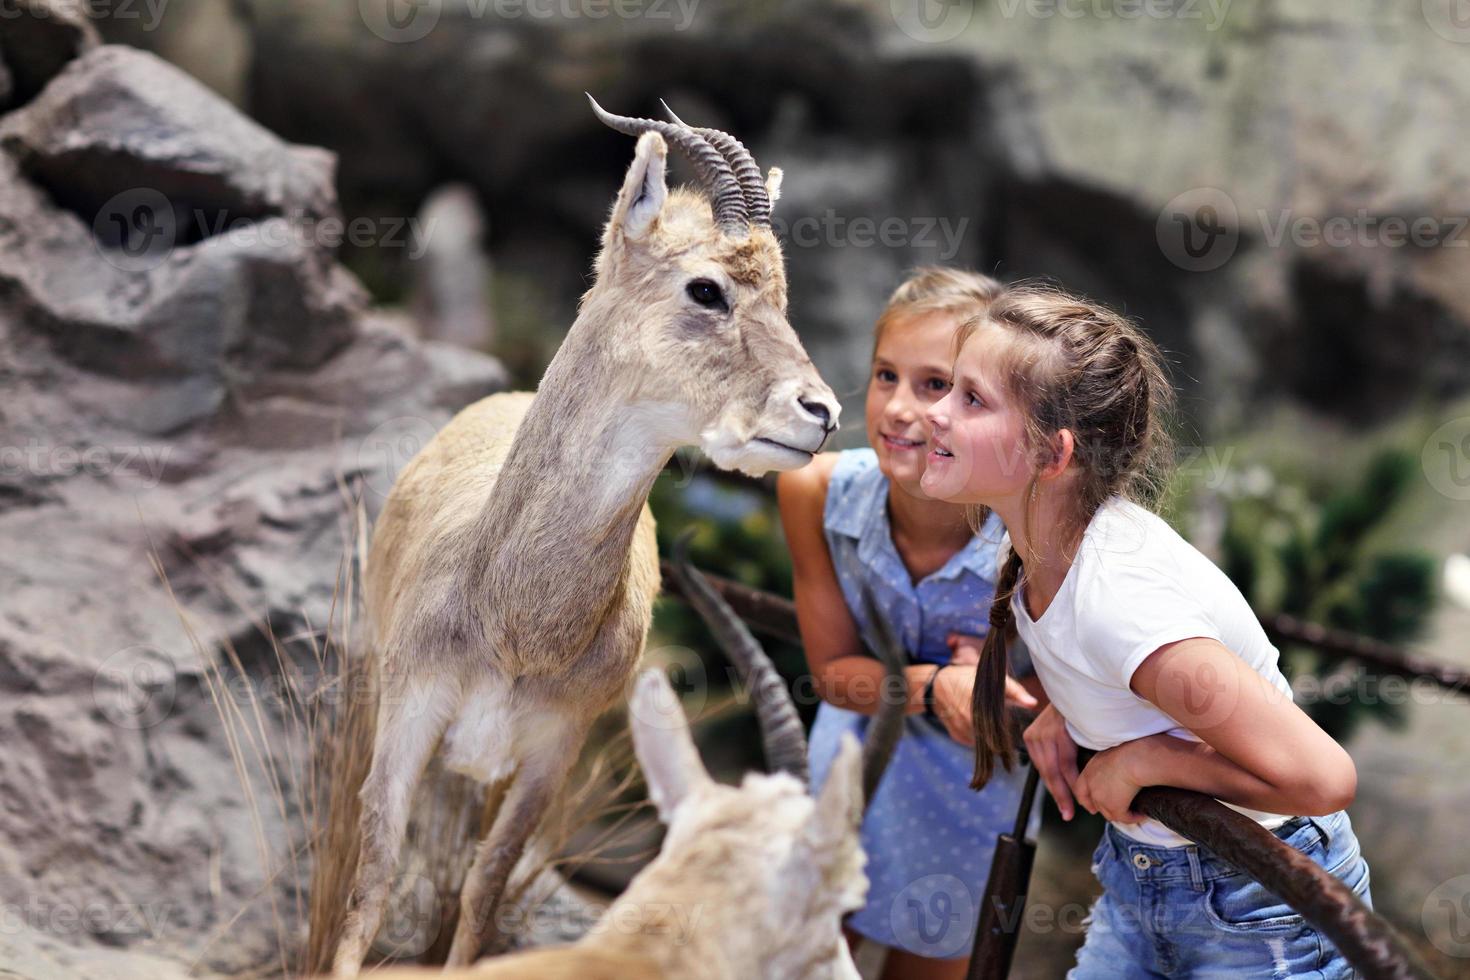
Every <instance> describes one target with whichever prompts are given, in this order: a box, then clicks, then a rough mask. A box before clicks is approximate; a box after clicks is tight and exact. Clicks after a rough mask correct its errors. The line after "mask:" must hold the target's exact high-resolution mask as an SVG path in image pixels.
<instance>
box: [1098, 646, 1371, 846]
mask: <svg viewBox="0 0 1470 980" xmlns="http://www.w3.org/2000/svg"><path fill="white" fill-rule="evenodd" d="M1129 686H1130V687H1131V688H1132V689H1133V692H1134V693H1135V694H1137V695H1138V696H1139V697H1141V698H1144V699H1145V700H1147V701H1150V702H1152V703H1153V704H1155V705H1157V706H1158V708H1159V709H1160V710H1161V711H1163V712H1164V713H1165V714H1167V715H1169V716H1170V717H1171V718H1173V719H1174V720H1176V721H1177V722H1179V724H1180V725H1182V726H1183V727H1184V728H1187V729H1188V730H1189V731H1191V732H1193V733H1194V734H1195V735H1198V736H1199V737H1200V738H1201V739H1203V740H1204V741H1203V742H1190V741H1187V740H1185V739H1179V738H1175V737H1174V736H1172V735H1167V734H1160V735H1151V736H1149V737H1147V738H1141V739H1137V740H1135V741H1132V742H1125V743H1123V744H1122V745H1118V746H1114V747H1113V748H1111V749H1108V750H1107V751H1106V752H1100V753H1098V755H1097V756H1095V757H1094V758H1093V760H1092V761H1091V762H1089V763H1088V764H1087V767H1086V768H1084V769H1083V770H1082V773H1081V775H1080V777H1079V778H1078V780H1077V783H1076V786H1075V787H1074V790H1075V792H1076V796H1077V800H1078V802H1079V803H1081V804H1082V805H1083V806H1084V807H1086V808H1087V809H1088V810H1090V811H1091V812H1093V813H1099V812H1100V813H1102V814H1103V815H1104V816H1105V817H1107V818H1108V819H1109V820H1116V821H1118V822H1120V823H1136V822H1138V821H1139V820H1141V819H1143V818H1142V816H1140V815H1139V814H1136V813H1133V812H1132V811H1131V810H1130V806H1131V804H1132V801H1133V797H1134V796H1135V795H1136V794H1137V792H1138V790H1140V789H1142V788H1143V787H1145V786H1177V787H1180V788H1182V789H1192V790H1198V791H1199V792H1201V793H1206V794H1208V795H1210V796H1213V797H1215V798H1216V799H1219V800H1223V801H1225V802H1226V803H1234V804H1236V805H1238V806H1244V807H1249V808H1250V809H1254V810H1264V811H1266V812H1268V813H1285V814H1291V815H1293V816H1315V815H1321V814H1327V813H1333V812H1335V811H1337V810H1341V809H1343V808H1344V807H1346V806H1347V805H1348V804H1349V803H1351V802H1352V800H1353V797H1354V796H1355V795H1356V793H1357V784H1358V777H1357V769H1356V768H1355V767H1354V765H1353V760H1352V759H1351V758H1350V757H1349V756H1348V754H1347V752H1345V751H1344V750H1343V748H1342V746H1340V745H1338V744H1337V743H1336V742H1335V741H1333V740H1332V739H1331V738H1330V737H1328V735H1327V733H1326V732H1324V731H1322V729H1321V728H1319V727H1317V725H1316V723H1315V722H1313V721H1312V720H1311V719H1310V718H1308V717H1307V715H1306V713H1305V712H1303V711H1302V710H1301V709H1300V708H1299V707H1297V706H1296V704H1294V703H1293V702H1292V700H1291V697H1290V695H1288V694H1285V693H1283V692H1281V691H1280V690H1278V689H1277V688H1275V687H1274V686H1272V685H1271V684H1269V683H1267V681H1266V679H1265V678H1263V677H1261V675H1260V674H1258V673H1256V672H1255V670H1253V669H1252V668H1251V667H1250V665H1248V664H1247V663H1246V662H1245V661H1244V660H1242V659H1241V658H1240V657H1237V656H1236V655H1235V654H1233V653H1231V652H1230V650H1228V649H1227V648H1226V647H1225V646H1224V645H1222V644H1221V643H1220V642H1218V641H1217V640H1212V639H1207V638H1204V637H1195V638H1193V639H1187V640H1179V641H1177V642H1174V643H1169V644H1165V645H1164V646H1161V647H1159V649H1157V650H1155V651H1154V652H1153V653H1152V654H1150V655H1149V656H1148V658H1147V659H1145V660H1144V661H1143V663H1142V664H1140V665H1139V667H1138V669H1137V670H1135V671H1134V673H1133V676H1132V678H1131V679H1130V681H1129Z"/></svg>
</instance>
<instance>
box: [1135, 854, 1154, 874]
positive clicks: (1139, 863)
mask: <svg viewBox="0 0 1470 980" xmlns="http://www.w3.org/2000/svg"><path fill="white" fill-rule="evenodd" d="M1151 864H1153V862H1152V861H1150V860H1149V857H1148V855H1147V854H1135V855H1133V866H1134V867H1136V868H1138V869H1140V870H1142V871H1147V870H1148V867H1149V865H1151Z"/></svg>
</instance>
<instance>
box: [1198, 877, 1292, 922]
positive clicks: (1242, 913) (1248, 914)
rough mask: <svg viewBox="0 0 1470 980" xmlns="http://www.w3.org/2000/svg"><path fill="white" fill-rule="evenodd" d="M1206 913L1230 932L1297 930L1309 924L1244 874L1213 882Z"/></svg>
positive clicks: (1206, 899) (1208, 893) (1206, 897)
mask: <svg viewBox="0 0 1470 980" xmlns="http://www.w3.org/2000/svg"><path fill="white" fill-rule="evenodd" d="M1204 906H1205V914H1206V916H1208V918H1209V920H1210V922H1211V923H1212V924H1213V925H1214V926H1215V927H1217V928H1219V929H1223V930H1225V931H1226V932H1250V933H1262V932H1276V933H1287V932H1295V931H1298V930H1300V929H1302V928H1304V927H1306V926H1307V920H1306V919H1305V918H1303V917H1302V914H1301V913H1300V912H1298V911H1296V910H1295V909H1293V908H1292V907H1291V906H1290V905H1287V904H1286V903H1285V902H1283V901H1282V900H1281V899H1280V898H1278V897H1277V896H1276V895H1274V894H1273V893H1272V892H1270V891H1268V890H1267V889H1266V888H1265V887H1264V886H1262V885H1261V884H1260V883H1259V882H1257V881H1255V880H1253V879H1251V878H1250V877H1249V876H1247V875H1244V874H1233V875H1227V876H1225V877H1223V878H1216V879H1215V880H1214V881H1211V882H1210V886H1209V888H1208V890H1207V891H1206V892H1205V899H1204Z"/></svg>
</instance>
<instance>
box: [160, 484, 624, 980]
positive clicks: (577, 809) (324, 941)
mask: <svg viewBox="0 0 1470 980" xmlns="http://www.w3.org/2000/svg"><path fill="white" fill-rule="evenodd" d="M340 491H341V493H342V497H343V503H344V506H343V511H344V513H343V520H342V537H343V560H342V561H341V563H340V565H339V568H338V574H337V581H336V583H335V587H334V590H333V599H332V603H331V611H330V615H329V616H328V620H327V622H326V623H324V624H322V625H321V626H319V627H317V626H312V627H309V628H308V629H306V630H305V631H303V633H302V634H301V635H298V636H292V637H287V638H286V640H285V642H284V643H283V642H282V641H281V640H279V639H278V638H277V637H276V635H275V632H274V630H273V629H272V626H271V624H270V622H269V621H268V620H266V619H265V618H263V617H261V616H259V614H258V610H250V609H249V608H248V601H247V600H246V599H245V598H244V597H243V589H241V588H240V586H239V585H238V584H237V583H234V582H233V581H232V576H231V575H230V574H229V572H228V571H227V570H226V569H224V568H222V567H220V566H219V565H217V564H213V563H211V562H209V561H207V560H204V559H201V558H200V557H199V556H195V555H186V556H185V557H186V558H187V559H188V560H189V561H190V565H191V568H193V569H197V570H198V571H199V572H200V573H201V574H202V575H203V577H204V579H205V580H206V581H207V582H208V585H209V588H210V590H211V591H212V592H214V593H216V594H217V595H218V596H219V597H220V598H223V599H225V600H226V601H228V602H230V603H232V604H233V605H235V606H236V607H237V608H239V609H241V610H243V611H245V612H246V613H247V614H249V615H250V616H251V618H252V621H253V622H254V624H255V627H256V629H257V630H258V632H259V634H260V637H261V638H262V639H263V640H264V641H265V642H266V643H267V644H268V645H269V649H270V650H271V651H272V652H273V655H274V670H275V675H274V676H271V677H266V678H262V677H260V676H258V675H259V673H260V671H259V669H256V670H255V672H254V676H252V673H251V672H250V671H248V670H247V668H246V666H245V664H244V663H243V662H242V660H241V657H240V655H239V653H238V651H237V650H236V649H235V647H234V645H233V644H231V643H229V642H228V641H226V642H224V643H222V644H219V645H216V644H214V643H212V642H210V641H209V640H206V639H205V638H204V637H203V636H201V634H200V632H199V631H198V629H197V628H196V626H195V624H194V622H193V617H192V616H191V615H190V614H189V613H188V612H187V611H186V610H185V609H184V608H183V606H182V603H180V602H179V601H178V599H177V598H175V599H174V605H175V608H176V610H177V612H178V615H179V618H180V621H181V622H182V623H183V624H184V628H185V630H186V632H187V634H188V636H189V639H190V642H191V644H192V646H193V647H194V650H195V653H196V655H197V656H198V658H199V662H200V664H201V665H202V668H203V676H204V682H205V684H206V686H207V688H208V690H209V693H210V696H211V698H212V700H213V703H214V706H215V709H216V712H217V713H218V716H219V719H220V722H221V731H222V734H223V736H224V739H225V743H226V745H227V746H228V748H229V751H230V755H231V758H232V760H233V763H234V768H235V771H236V775H237V778H238V779H239V782H240V786H241V788H242V790H243V792H244V795H245V798H246V803H247V809H248V812H249V814H250V819H251V824H252V832H253V835H254V838H255V843H256V849H257V852H258V855H259V859H260V864H261V872H262V876H263V885H262V886H261V888H260V890H259V891H258V892H257V893H256V894H255V895H253V896H251V898H250V899H248V900H247V901H246V902H245V903H244V904H243V905H242V906H241V907H240V908H239V909H237V910H236V911H235V912H234V914H233V915H231V916H230V917H229V918H228V919H227V920H226V921H225V922H223V923H222V924H221V925H220V926H219V927H217V928H216V929H215V930H214V932H213V933H212V934H211V935H210V936H209V937H207V940H206V942H205V944H204V946H203V948H202V949H201V950H200V952H199V954H198V957H197V959H196V961H195V964H194V966H195V968H196V969H197V968H198V967H199V965H200V963H201V962H202V961H203V960H204V959H205V958H206V957H207V956H208V955H209V954H210V952H211V951H213V950H216V949H218V948H220V947H222V946H227V945H228V943H229V937H230V932H231V929H232V928H233V927H234V925H235V923H236V922H238V921H239V919H240V918H241V917H242V916H243V915H245V914H246V912H248V911H250V910H251V909H253V908H255V906H256V905H258V904H259V903H261V902H266V903H268V904H269V907H270V915H271V919H272V921H273V923H274V928H275V933H276V936H277V944H276V946H277V948H276V952H275V955H274V957H273V958H272V961H271V962H269V963H261V964H259V966H258V968H257V969H256V970H255V971H252V972H253V973H254V974H255V975H259V976H305V975H312V974H318V973H322V972H327V971H329V970H330V966H331V958H332V954H333V952H334V951H335V948H336V945H337V940H338V937H339V936H340V933H341V928H342V925H343V920H344V918H345V913H346V903H347V895H348V891H349V889H350V886H351V879H352V874H353V870H354V869H355V867H356V863H357V851H358V817H359V800H358V790H359V789H360V787H361V786H362V783H363V780H364V779H365V777H366V775H367V771H368V767H369V765H370V764H371V761H372V743H373V730H374V727H375V725H376V718H377V694H376V687H375V683H374V676H373V659H374V658H372V657H370V656H367V655H366V643H365V641H364V639H363V629H362V623H361V616H360V610H361V593H360V585H361V569H362V568H363V564H364V561H365V558H366V555H367V520H366V515H365V511H364V508H363V507H362V505H361V502H360V500H358V499H357V498H356V497H355V496H354V495H352V494H350V493H349V491H348V489H347V487H346V486H345V485H343V486H341V487H340ZM175 548H176V550H177V546H176V545H175ZM153 563H154V567H155V571H156V573H157V574H158V576H159V578H160V580H161V581H162V582H163V584H164V587H165V588H166V589H169V592H170V595H171V596H172V595H173V591H172V588H171V587H170V584H169V579H168V575H167V573H166V570H165V566H164V563H163V562H162V561H161V560H160V559H159V557H158V554H157V549H156V548H155V551H154V556H153ZM302 615H303V619H307V617H306V616H305V614H304V612H303V614H302ZM303 647H304V648H305V650H306V651H307V653H305V654H301V653H296V651H299V650H301V649H302V648H303ZM288 649H289V650H290V651H292V652H289V653H288V652H287V650H288ZM293 653H295V656H294V657H293ZM304 668H305V669H304ZM308 671H310V673H309V672H308ZM262 689H263V690H264V691H265V692H268V693H262ZM639 781H640V776H639V773H638V769H637V766H636V765H635V764H634V760H633V753H632V744H631V739H630V738H629V737H628V734H627V729H626V726H625V725H623V724H622V720H621V719H620V718H618V719H613V718H611V717H610V718H608V719H604V721H603V723H602V728H601V737H595V738H593V739H591V740H589V751H588V753H587V754H586V756H585V757H584V759H583V760H582V762H581V764H580V765H579V766H578V771H577V772H576V773H575V774H574V775H573V777H572V779H571V780H569V782H568V787H569V788H568V790H566V791H565V792H564V793H563V797H562V799H561V801H560V802H559V804H558V805H557V806H555V807H554V808H553V809H552V811H551V813H550V815H549V816H548V818H547V821H546V823H545V824H544V825H543V827H542V828H541V830H540V831H539V832H538V835H537V837H536V838H535V839H534V840H533V841H532V844H531V846H530V848H528V856H527V859H526V860H525V861H523V862H522V864H521V866H520V867H519V868H518V869H517V874H516V875H515V876H514V877H513V879H512V881H511V883H510V886H509V887H508V889H507V894H506V899H505V902H506V904H507V905H510V904H518V905H519V906H521V907H522V908H530V907H533V906H536V905H539V904H540V903H542V902H544V901H545V900H546V899H547V897H548V896H549V894H550V893H551V892H552V891H555V890H557V889H558V888H559V887H560V886H561V885H562V883H563V879H562V878H561V875H562V874H569V873H572V872H574V871H575V870H576V869H577V868H579V867H581V866H582V865H583V864H586V863H588V862H592V861H598V860H602V859H605V857H606V855H607V853H608V852H609V851H611V850H614V849H617V848H620V847H623V846H625V845H626V843H627V842H628V841H629V840H630V839H632V837H633V836H634V833H635V831H636V829H637V826H636V821H637V819H638V818H639V817H640V816H646V815H647V813H648V812H649V808H648V804H647V803H646V801H644V799H643V795H642V793H641V792H639V791H638V790H639ZM502 792H503V787H494V788H492V789H491V790H489V791H485V790H484V789H483V788H482V787H480V786H479V785H478V784H476V783H474V782H473V781H472V780H469V779H467V778H465V777H462V776H459V775H456V774H454V773H450V772H447V771H445V770H443V769H442V768H441V767H440V766H439V765H438V764H437V762H431V763H430V766H429V769H428V770H427V771H426V772H425V774H424V778H423V780H422V782H421V783H420V785H419V789H418V791H417V793H416V795H415V800H414V806H413V811H412V817H411V819H410V825H409V828H408V832H407V835H406V841H405V846H404V850H403V854H402V856H401V858H400V866H399V879H398V882H397V884H396V886H395V888H394V892H393V895H392V897H391V898H390V900H389V908H388V909H387V911H386V913H385V916H384V925H383V928H382V930H380V933H379V936H378V938H377V940H376V941H375V943H374V947H373V950H374V953H375V955H377V956H378V958H379V961H380V962H381V961H388V960H393V961H400V962H415V963H421V964H439V963H442V962H443V961H444V959H445V957H446V956H447V954H448V949H449V942H450V940H451V939H452V937H453V934H454V926H455V922H456V920H457V918H458V914H459V899H458V896H459V891H460V886H461V884H462V882H463V878H464V872H465V870H466V868H467V867H468V865H469V861H470V859H471V856H472V853H473V847H474V843H475V842H476V841H477V840H478V839H479V838H480V837H481V836H482V835H483V833H484V832H485V831H486V830H487V829H488V828H489V825H490V822H491V821H493V819H494V816H495V813H496V810H497V808H498V806H499V802H500V798H501V795H502ZM267 814H273V815H274V817H275V818H276V820H278V821H279V823H280V825H282V826H284V827H286V828H287V832H288V835H289V836H290V837H292V838H294V839H296V840H297V841H298V843H294V844H293V843H287V844H285V845H284V846H282V845H281V844H280V843H279V842H274V843H273V842H272V840H271V839H270V834H269V832H268V828H267V820H266V816H267ZM593 828H596V829H595V832H594V830H593ZM579 838H580V839H581V840H582V841H583V842H584V843H582V844H581V846H580V847H578V849H577V850H575V851H572V850H571V843H572V842H573V841H574V839H579ZM648 856H649V855H648V854H635V855H630V856H627V857H623V858H619V859H618V860H626V861H641V860H644V859H646V858H647V857H648ZM283 892H284V896H285V897H282V894H283ZM583 921H587V922H590V917H586V916H584V918H583Z"/></svg>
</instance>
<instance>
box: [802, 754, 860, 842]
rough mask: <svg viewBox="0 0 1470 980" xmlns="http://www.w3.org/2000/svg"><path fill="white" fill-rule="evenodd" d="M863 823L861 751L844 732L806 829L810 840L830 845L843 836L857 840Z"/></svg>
mask: <svg viewBox="0 0 1470 980" xmlns="http://www.w3.org/2000/svg"><path fill="white" fill-rule="evenodd" d="M862 823H863V752H862V749H861V748H859V746H858V741H857V739H856V738H854V737H853V736H852V734H851V733H844V735H843V737H842V744H841V745H840V747H839V748H838V749H837V758H836V759H833V760H832V768H831V770H830V771H829V772H828V773H827V781H826V782H825V783H823V784H822V790H821V793H820V794H819V795H818V796H817V807H816V812H815V813H814V814H813V815H812V822H811V825H810V827H809V829H808V837H809V838H811V839H812V840H813V841H817V842H822V843H825V844H827V845H828V846H831V845H832V844H833V843H836V842H838V841H841V840H842V839H843V838H844V837H848V836H851V837H852V838H853V839H854V840H856V839H857V834H858V829H859V828H860V827H861V826H862Z"/></svg>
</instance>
